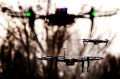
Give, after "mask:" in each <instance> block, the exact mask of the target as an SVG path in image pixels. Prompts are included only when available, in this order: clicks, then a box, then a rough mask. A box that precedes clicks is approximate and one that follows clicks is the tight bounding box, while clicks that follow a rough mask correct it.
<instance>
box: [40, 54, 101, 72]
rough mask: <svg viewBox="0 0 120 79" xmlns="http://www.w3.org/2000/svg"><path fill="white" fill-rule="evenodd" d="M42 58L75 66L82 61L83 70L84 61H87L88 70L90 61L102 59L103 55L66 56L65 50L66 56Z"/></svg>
mask: <svg viewBox="0 0 120 79" xmlns="http://www.w3.org/2000/svg"><path fill="white" fill-rule="evenodd" d="M38 59H40V60H47V61H51V62H65V63H66V66H73V65H74V64H75V63H76V62H82V72H83V69H84V62H85V61H87V71H88V69H89V66H90V61H93V60H101V59H103V58H102V57H93V56H91V57H90V56H86V57H81V58H79V59H77V58H65V52H64V56H55V57H54V56H46V57H42V58H38Z"/></svg>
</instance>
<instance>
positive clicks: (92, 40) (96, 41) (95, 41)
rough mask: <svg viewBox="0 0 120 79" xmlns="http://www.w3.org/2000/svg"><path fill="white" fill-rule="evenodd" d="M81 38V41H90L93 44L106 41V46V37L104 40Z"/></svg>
mask: <svg viewBox="0 0 120 79" xmlns="http://www.w3.org/2000/svg"><path fill="white" fill-rule="evenodd" d="M82 40H83V43H84V42H92V43H93V44H95V45H98V44H99V43H106V46H107V44H108V41H109V40H108V39H106V40H99V39H82Z"/></svg>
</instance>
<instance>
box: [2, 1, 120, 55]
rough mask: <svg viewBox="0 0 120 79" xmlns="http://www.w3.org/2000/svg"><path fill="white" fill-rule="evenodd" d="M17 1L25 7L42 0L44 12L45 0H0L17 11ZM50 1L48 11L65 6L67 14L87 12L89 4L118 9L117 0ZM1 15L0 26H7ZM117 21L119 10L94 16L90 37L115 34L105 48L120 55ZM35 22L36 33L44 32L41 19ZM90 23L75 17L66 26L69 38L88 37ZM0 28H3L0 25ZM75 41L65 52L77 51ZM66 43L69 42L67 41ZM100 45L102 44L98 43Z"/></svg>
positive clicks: (119, 7)
mask: <svg viewBox="0 0 120 79" xmlns="http://www.w3.org/2000/svg"><path fill="white" fill-rule="evenodd" d="M18 1H19V4H20V5H22V6H24V7H25V8H28V7H29V6H35V5H36V4H39V2H37V1H40V2H44V3H42V7H43V8H44V10H43V11H42V12H43V13H45V11H46V7H47V6H46V4H47V3H46V2H47V0H29V1H28V0H9V1H8V0H1V2H4V4H5V6H7V7H9V6H12V9H14V10H15V11H19V10H18V7H17V6H18ZM51 1H52V2H51V7H50V11H49V12H50V13H54V11H55V8H62V7H67V8H68V13H69V14H79V13H80V12H88V11H89V10H90V7H91V6H94V7H95V8H96V9H97V10H99V11H114V10H115V9H116V8H117V9H120V5H119V2H120V1H119V0H51ZM1 2H0V3H1ZM83 5H84V7H83ZM3 6H4V5H3ZM3 15H4V14H2V13H1V12H0V20H2V22H0V24H1V25H0V26H2V24H3V25H4V26H7V21H6V17H5V15H4V17H3ZM119 21H120V12H119V11H118V14H116V15H114V16H111V17H102V18H95V25H94V27H95V28H94V30H93V32H94V34H93V37H92V38H97V37H98V36H99V35H101V39H109V40H110V39H111V38H112V37H113V36H114V35H115V34H116V37H115V38H114V40H113V41H112V44H111V45H110V46H109V47H107V48H106V49H105V51H106V52H110V53H111V54H113V55H115V56H120V48H119V47H120V44H119V43H120V42H119V40H120V31H119V29H120V27H119V25H120V22H119ZM35 23H36V29H39V30H36V31H37V33H45V30H42V28H43V27H40V26H41V25H43V24H44V23H43V21H41V20H36V22H35ZM40 23H41V25H40ZM90 24H91V22H90V20H89V19H77V20H76V21H75V24H73V25H72V27H70V28H68V31H69V33H70V34H71V39H75V40H76V39H81V38H82V39H83V38H89V37H88V33H89V29H90ZM0 29H1V30H2V29H3V28H1V27H0ZM2 31H3V30H2ZM3 33H5V31H3V32H2V33H1V32H0V36H2V37H4V35H5V34H3ZM78 36H79V37H78ZM39 38H40V39H41V38H42V37H41V36H39ZM44 38H45V36H44ZM66 43H67V41H66ZM76 43H77V42H76V41H74V40H72V42H71V43H70V44H72V46H71V47H69V48H68V51H67V52H74V53H75V52H76V53H78V50H79V48H80V47H79V46H77V47H76ZM79 43H81V42H79ZM67 45H69V44H68V43H67ZM67 45H64V47H66V46H67ZM100 46H101V47H102V46H103V45H100ZM90 48H91V46H90V45H88V50H86V51H85V52H88V51H89V49H90ZM70 49H72V50H73V51H69V50H70ZM87 54H88V53H87Z"/></svg>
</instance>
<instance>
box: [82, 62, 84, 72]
mask: <svg viewBox="0 0 120 79" xmlns="http://www.w3.org/2000/svg"><path fill="white" fill-rule="evenodd" d="M83 71H84V61H82V72H83Z"/></svg>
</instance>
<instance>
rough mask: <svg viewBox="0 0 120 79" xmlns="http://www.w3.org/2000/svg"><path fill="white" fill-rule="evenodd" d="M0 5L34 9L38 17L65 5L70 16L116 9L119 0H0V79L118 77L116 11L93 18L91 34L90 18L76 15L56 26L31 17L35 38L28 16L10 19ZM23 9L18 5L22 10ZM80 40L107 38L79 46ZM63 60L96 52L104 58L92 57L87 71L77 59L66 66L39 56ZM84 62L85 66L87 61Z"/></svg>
mask: <svg viewBox="0 0 120 79" xmlns="http://www.w3.org/2000/svg"><path fill="white" fill-rule="evenodd" d="M2 7H6V8H8V9H10V10H11V11H15V12H21V10H22V12H24V11H27V10H28V9H29V8H30V7H32V9H33V11H34V12H35V14H37V15H48V14H54V13H55V10H56V8H64V7H66V8H68V14H74V15H79V14H80V13H86V12H89V11H90V9H91V7H94V8H95V10H96V11H98V12H99V11H100V12H104V11H115V10H116V9H120V5H119V0H9V1H8V0H0V79H119V78H120V42H119V40H120V31H119V29H120V27H119V25H120V22H119V21H120V12H119V11H118V12H117V14H115V15H113V16H109V17H95V18H94V28H93V30H92V35H91V37H89V33H90V28H91V21H90V19H88V18H78V19H75V22H74V23H72V24H68V25H66V29H64V26H61V27H58V26H57V25H54V26H53V25H48V24H47V23H46V22H45V20H42V19H35V21H34V28H35V33H36V37H34V38H33V37H31V29H30V27H29V22H28V19H27V18H19V17H11V16H9V15H8V14H7V12H2ZM20 7H21V8H22V9H21V8H20ZM22 12H21V13H22ZM79 39H101V40H104V39H108V40H109V43H108V45H107V46H105V44H104V43H103V44H98V45H94V44H92V43H86V44H85V45H84V44H83V41H82V40H79ZM63 48H65V56H66V58H73V57H74V58H79V57H81V56H82V57H83V56H100V57H103V58H104V59H103V60H100V61H92V62H91V64H90V68H89V72H87V71H86V68H84V70H85V71H84V72H82V71H81V63H75V65H74V66H66V64H65V63H61V62H58V64H57V69H56V68H55V66H54V64H55V63H52V64H53V65H52V68H51V67H50V63H49V62H47V61H41V60H39V59H38V58H40V57H42V56H63V55H64V51H63ZM85 66H86V65H85Z"/></svg>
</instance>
